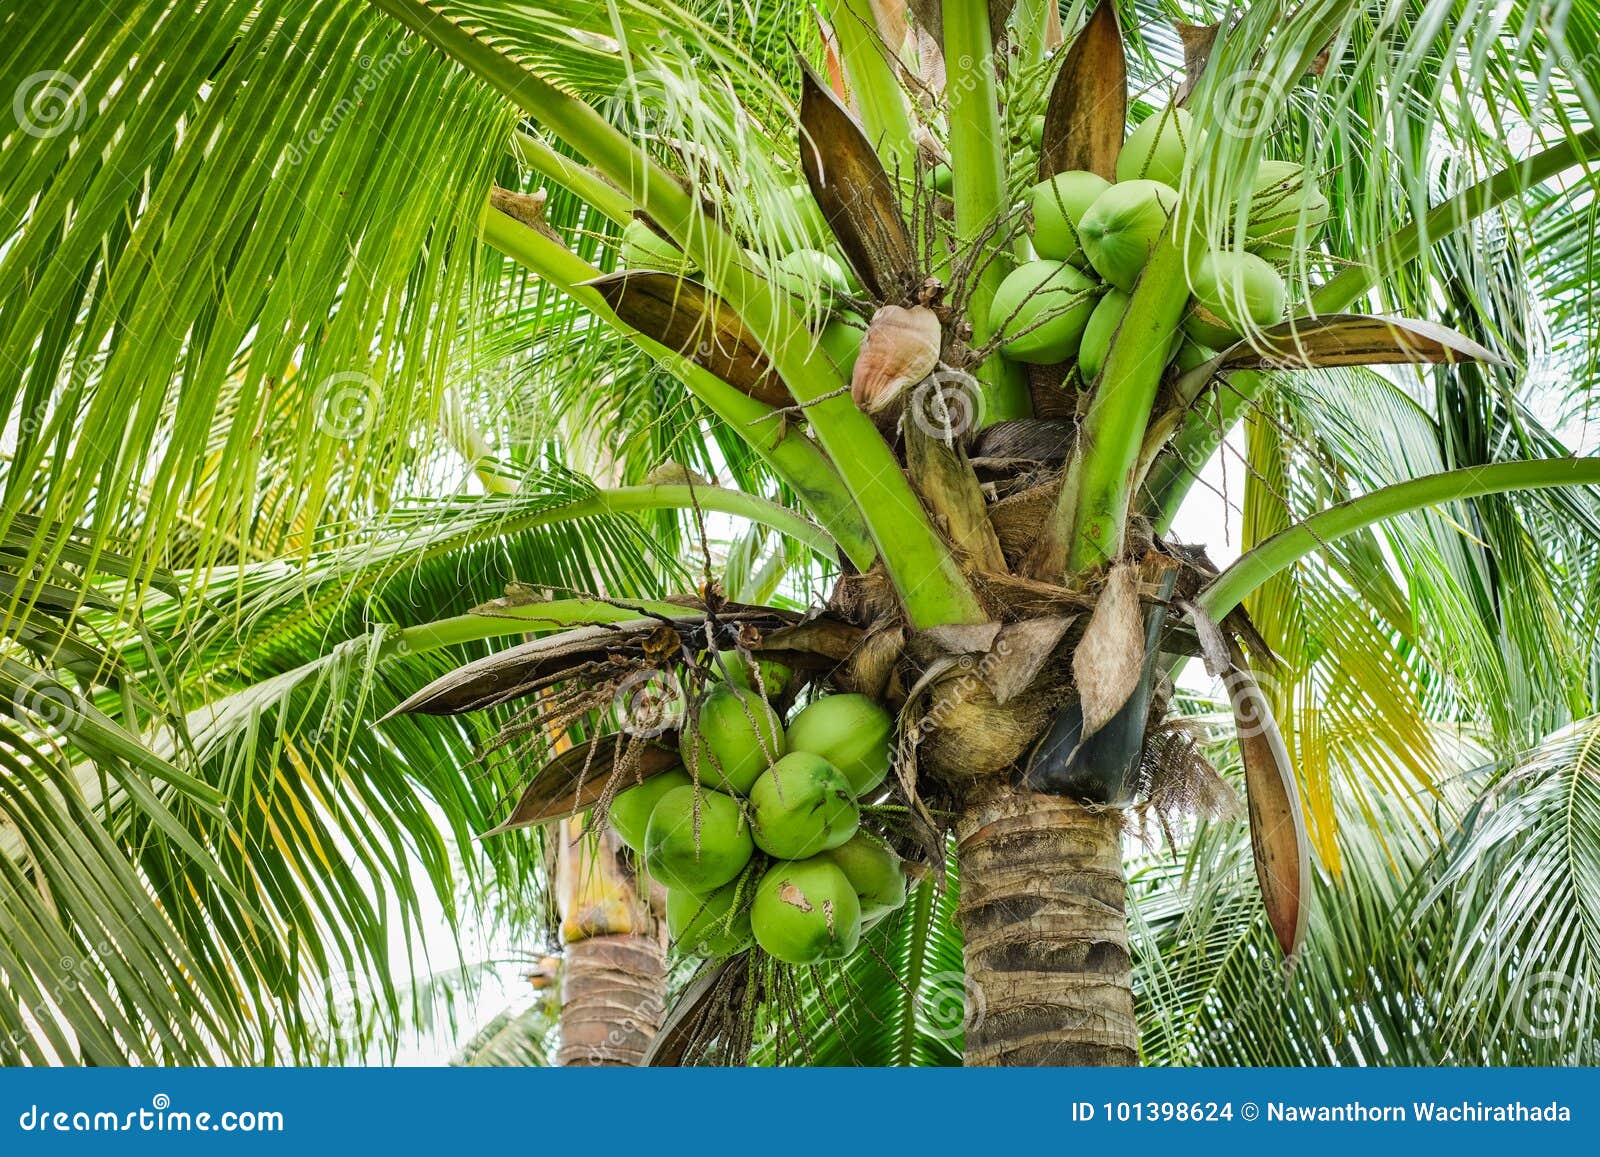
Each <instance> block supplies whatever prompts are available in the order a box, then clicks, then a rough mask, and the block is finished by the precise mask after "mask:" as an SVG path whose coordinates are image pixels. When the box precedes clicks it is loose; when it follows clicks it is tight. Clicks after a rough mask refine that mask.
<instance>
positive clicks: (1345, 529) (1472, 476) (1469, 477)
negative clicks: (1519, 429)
mask: <svg viewBox="0 0 1600 1157" xmlns="http://www.w3.org/2000/svg"><path fill="white" fill-rule="evenodd" d="M1596 484H1600V458H1551V459H1546V460H1544V461H1538V462H1500V463H1496V464H1495V465H1492V466H1467V467H1464V468H1462V469H1460V470H1446V471H1443V472H1442V473H1439V474H1428V475H1425V476H1423V477H1421V478H1411V479H1408V480H1407V481H1405V482H1397V483H1395V484H1394V485H1393V486H1385V487H1383V488H1382V489H1380V490H1374V491H1372V492H1371V493H1370V494H1363V495H1362V496H1361V497H1359V498H1352V499H1350V500H1349V501H1347V502H1341V503H1339V504H1338V505H1337V506H1330V507H1329V508H1328V509H1327V510H1324V511H1322V512H1321V513H1319V514H1313V515H1312V516H1311V517H1310V518H1307V519H1305V520H1304V521H1302V522H1297V523H1296V524H1295V525H1293V526H1291V527H1289V528H1287V529H1285V530H1281V531H1279V532H1278V533H1277V534H1274V535H1273V536H1272V537H1271V538H1268V539H1266V540H1265V541H1263V542H1262V543H1260V544H1259V545H1258V546H1256V547H1255V548H1254V549H1253V550H1249V551H1247V552H1245V553H1244V554H1243V555H1241V556H1240V557H1239V559H1238V560H1237V561H1236V562H1234V564H1233V565H1232V566H1230V567H1229V568H1228V569H1227V570H1225V571H1223V572H1222V573H1221V574H1220V575H1218V576H1217V577H1216V578H1214V579H1212V580H1211V583H1210V584H1209V585H1208V586H1207V587H1206V588H1205V589H1204V590H1203V591H1201V592H1200V596H1199V598H1197V599H1196V600H1195V602H1196V603H1197V604H1198V605H1199V607H1200V608H1201V609H1202V610H1204V611H1205V612H1206V613H1207V614H1209V615H1210V616H1211V617H1212V618H1213V619H1218V618H1221V617H1222V616H1223V615H1226V614H1227V613H1228V612H1229V611H1231V610H1233V608H1234V607H1236V606H1238V605H1239V604H1240V603H1241V602H1242V601H1244V599H1245V598H1247V597H1248V596H1249V595H1250V593H1251V592H1252V591H1254V590H1255V589H1256V588H1257V587H1259V586H1260V585H1261V584H1262V583H1264V582H1266V581H1267V580H1268V579H1270V578H1272V577H1273V576H1274V575H1276V574H1280V573H1281V572H1283V571H1285V570H1287V569H1288V568H1289V567H1291V566H1293V565H1294V564H1295V563H1296V562H1298V561H1300V559H1302V558H1304V557H1305V556H1306V555H1308V554H1311V553H1312V552H1313V551H1315V550H1316V549H1317V548H1318V547H1321V546H1325V545H1327V544H1328V543H1330V542H1332V541H1334V540H1335V539H1338V538H1342V537H1344V536H1345V535H1347V534H1352V533H1354V532H1355V531H1358V530H1362V529H1364V528H1366V527H1368V526H1371V525H1372V524H1373V523H1375V522H1382V521H1383V520H1384V519H1387V518H1393V517H1395V516H1396V515H1398V514H1407V513H1409V512H1411V511H1413V510H1421V509H1423V508H1424V507H1428V506H1438V505H1440V504H1442V503H1446V502H1455V501H1458V500H1460V499H1463V498H1476V497H1478V496H1479V495H1482V494H1497V493H1502V492H1505V491H1514V490H1541V489H1547V488H1549V487H1552V486H1592V485H1596Z"/></svg>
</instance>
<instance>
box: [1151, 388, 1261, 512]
mask: <svg viewBox="0 0 1600 1157" xmlns="http://www.w3.org/2000/svg"><path fill="white" fill-rule="evenodd" d="M1266 388H1267V378H1266V375H1264V374H1261V373H1258V372H1257V371H1255V370H1235V371H1234V372H1233V373H1231V374H1228V375H1227V376H1226V378H1225V379H1224V381H1223V382H1222V384H1220V385H1218V386H1217V389H1216V402H1215V407H1214V408H1212V407H1206V408H1204V409H1201V408H1195V409H1191V410H1190V411H1189V412H1188V413H1187V414H1185V415H1184V416H1183V425H1182V426H1181V427H1179V429H1178V434H1177V437H1175V438H1173V440H1172V442H1171V444H1170V445H1168V446H1167V447H1166V448H1165V449H1164V450H1162V451H1161V453H1160V454H1159V455H1157V456H1156V460H1155V464H1154V465H1153V466H1152V467H1151V469H1150V476H1149V479H1148V480H1147V481H1146V483H1145V495H1146V500H1145V508H1146V509H1147V510H1150V511H1153V512H1154V514H1155V520H1154V521H1155V529H1156V533H1157V534H1165V533H1166V532H1167V531H1168V530H1170V529H1172V520H1173V519H1174V518H1176V517H1177V516H1178V508H1179V507H1180V506H1182V505H1183V500H1184V499H1185V498H1187V497H1188V495H1189V491H1190V489H1191V488H1192V487H1193V486H1194V483H1195V479H1196V478H1197V477H1198V476H1199V474H1200V471H1201V470H1202V469H1203V468H1204V467H1205V464H1206V463H1207V462H1209V461H1211V455H1213V454H1214V453H1216V450H1217V447H1218V446H1220V445H1221V444H1222V438H1223V437H1224V436H1225V433H1226V431H1228V430H1231V429H1233V427H1234V425H1235V424H1236V423H1237V422H1238V421H1239V420H1240V419H1241V418H1243V417H1244V414H1245V411H1246V410H1248V409H1249V408H1250V407H1251V406H1252V405H1254V404H1255V402H1256V401H1257V399H1259V398H1260V397H1261V394H1262V391H1264V390H1265V389H1266Z"/></svg>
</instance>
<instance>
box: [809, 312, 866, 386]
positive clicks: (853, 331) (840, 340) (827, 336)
mask: <svg viewBox="0 0 1600 1157" xmlns="http://www.w3.org/2000/svg"><path fill="white" fill-rule="evenodd" d="M866 339H867V331H866V329H865V328H864V327H863V326H862V325H861V324H860V322H857V321H855V320H854V319H849V320H847V319H845V318H842V317H835V318H831V319H830V320H829V321H828V323H827V324H826V325H824V326H823V327H822V332H821V333H819V334H818V335H817V345H818V346H820V347H821V349H822V352H823V353H824V354H826V355H827V358H828V360H829V361H830V362H832V363H833V364H834V366H835V368H837V369H838V371H839V373H840V375H841V376H842V377H843V378H844V379H845V380H846V381H849V380H850V374H851V371H853V370H854V369H855V366H856V358H857V357H859V356H860V355H861V343H862V342H864V341H866Z"/></svg>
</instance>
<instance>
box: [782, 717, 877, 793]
mask: <svg viewBox="0 0 1600 1157" xmlns="http://www.w3.org/2000/svg"><path fill="white" fill-rule="evenodd" d="M893 733H894V720H893V719H892V718H890V716H889V713H888V712H887V711H885V710H884V709H883V708H882V707H880V706H879V705H878V704H876V703H874V702H873V701H872V700H871V699H868V698H867V697H866V696H865V695H854V694H852V695H825V696H823V697H822V698H821V699H817V700H814V701H813V702H812V703H810V704H809V705H808V706H806V707H805V708H803V709H802V710H801V711H800V712H799V714H797V715H796V716H795V717H794V718H793V719H792V720H790V721H789V750H790V751H808V752H810V753H811V754H812V755H820V756H822V758H823V759H826V760H827V761H828V762H829V763H831V764H833V766H834V767H836V768H838V769H839V770H840V771H841V772H843V773H844V777H845V778H846V779H848V780H849V781H850V790H851V791H852V792H854V793H855V795H856V796H857V798H859V797H861V796H863V795H865V794H866V793H867V792H869V791H871V790H872V789H873V788H875V787H877V786H878V785H879V784H880V783H882V782H883V780H884V777H885V776H886V775H888V774H889V741H890V736H891V735H892V734H893Z"/></svg>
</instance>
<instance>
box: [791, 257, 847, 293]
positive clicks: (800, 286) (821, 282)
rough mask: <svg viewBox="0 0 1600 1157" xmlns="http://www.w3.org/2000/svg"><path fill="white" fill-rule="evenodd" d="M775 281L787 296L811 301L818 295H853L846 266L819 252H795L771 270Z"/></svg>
mask: <svg viewBox="0 0 1600 1157" xmlns="http://www.w3.org/2000/svg"><path fill="white" fill-rule="evenodd" d="M772 280H773V281H774V282H776V283H777V285H778V286H779V287H781V288H782V289H783V290H784V291H785V292H787V293H792V294H794V295H795V296H796V297H802V298H805V299H807V300H811V299H812V298H815V297H817V296H818V294H819V293H821V294H827V295H828V296H830V297H832V296H838V295H841V294H845V293H849V292H850V282H849V279H848V278H847V277H846V276H845V272H844V266H842V265H840V264H839V263H838V262H837V261H835V260H834V259H833V258H832V257H830V256H828V255H827V254H826V253H823V252H822V251H821V250H818V249H796V250H795V251H794V252H793V253H788V254H785V255H784V256H783V257H782V258H780V259H779V260H778V263H777V264H776V265H774V266H773V267H772Z"/></svg>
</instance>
